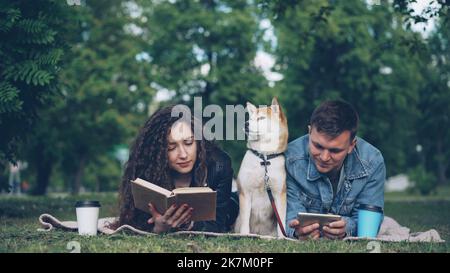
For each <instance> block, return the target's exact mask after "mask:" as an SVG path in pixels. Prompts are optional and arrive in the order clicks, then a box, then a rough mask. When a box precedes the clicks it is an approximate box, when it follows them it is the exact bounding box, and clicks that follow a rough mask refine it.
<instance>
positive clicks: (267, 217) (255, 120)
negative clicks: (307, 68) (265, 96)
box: [235, 97, 288, 237]
mask: <svg viewBox="0 0 450 273" xmlns="http://www.w3.org/2000/svg"><path fill="white" fill-rule="evenodd" d="M247 110H248V113H249V120H248V122H246V124H245V131H246V135H247V137H248V140H247V148H248V150H247V152H246V153H245V155H244V158H243V160H242V163H241V167H240V169H239V172H238V176H237V179H236V184H237V189H238V192H239V215H238V218H237V220H236V223H235V232H237V233H240V234H259V235H270V236H278V237H282V236H283V234H282V231H281V229H280V226H279V225H278V224H277V219H276V215H275V213H274V211H273V208H272V206H271V202H270V200H269V196H268V193H267V191H266V187H265V179H264V177H265V174H267V176H268V178H269V179H268V185H269V186H270V189H271V192H272V194H273V199H274V203H275V206H276V208H277V211H278V214H279V216H280V219H281V223H282V224H283V225H284V224H285V220H286V170H285V165H284V164H285V158H284V155H283V152H284V151H285V150H286V148H287V142H288V125H287V119H286V117H285V115H284V114H283V111H282V110H281V106H280V104H279V102H278V100H277V98H276V97H275V98H273V99H272V105H271V106H266V107H260V108H256V107H255V106H254V105H253V104H251V103H249V102H247ZM264 159H266V163H264V162H265V160H264ZM265 164H266V166H267V173H266V169H265V166H264V165H265Z"/></svg>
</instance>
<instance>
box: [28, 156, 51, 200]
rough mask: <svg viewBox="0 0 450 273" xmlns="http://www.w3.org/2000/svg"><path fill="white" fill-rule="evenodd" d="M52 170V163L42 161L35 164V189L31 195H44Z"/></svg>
mask: <svg viewBox="0 0 450 273" xmlns="http://www.w3.org/2000/svg"><path fill="white" fill-rule="evenodd" d="M52 169H53V163H51V161H48V160H42V161H38V162H37V177H36V187H35V188H34V191H33V192H32V194H33V195H45V194H46V193H47V187H48V185H49V184H50V175H51V173H52Z"/></svg>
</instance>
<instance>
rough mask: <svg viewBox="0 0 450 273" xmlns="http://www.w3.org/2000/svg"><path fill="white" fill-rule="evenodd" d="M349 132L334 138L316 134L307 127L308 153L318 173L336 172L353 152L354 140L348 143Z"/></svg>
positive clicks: (312, 129) (311, 128) (314, 129)
mask: <svg viewBox="0 0 450 273" xmlns="http://www.w3.org/2000/svg"><path fill="white" fill-rule="evenodd" d="M350 136H351V134H350V131H348V130H347V131H344V132H342V133H341V134H340V135H338V136H337V137H335V138H331V137H330V136H328V135H326V134H323V133H319V132H317V130H316V128H315V127H311V126H309V153H310V155H311V157H312V159H313V160H314V164H315V165H316V168H317V170H318V171H319V172H320V173H324V174H325V173H329V172H331V171H337V170H339V169H340V168H341V166H342V164H343V163H344V160H345V157H346V156H347V155H348V154H349V153H351V152H352V151H353V148H354V147H355V144H356V138H355V139H354V140H352V141H350Z"/></svg>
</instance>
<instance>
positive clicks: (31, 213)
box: [0, 194, 450, 253]
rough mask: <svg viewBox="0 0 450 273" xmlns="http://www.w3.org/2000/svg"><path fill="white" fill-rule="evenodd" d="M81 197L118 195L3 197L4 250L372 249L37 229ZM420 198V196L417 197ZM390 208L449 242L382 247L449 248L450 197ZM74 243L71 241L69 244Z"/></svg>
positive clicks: (389, 202) (110, 209)
mask: <svg viewBox="0 0 450 273" xmlns="http://www.w3.org/2000/svg"><path fill="white" fill-rule="evenodd" d="M77 199H96V200H100V202H101V203H102V208H101V212H100V217H107V216H114V215H116V211H117V205H116V203H117V197H116V196H115V195H113V194H97V195H86V196H81V197H72V196H68V197H14V198H13V197H8V196H1V197H0V252H70V250H69V249H70V248H69V249H68V244H69V243H70V242H72V241H76V242H78V243H79V244H80V247H81V249H80V250H81V252H194V251H199V252H232V253H264V252H294V253H295V252H369V250H368V248H367V242H342V241H329V240H320V241H307V242H290V241H285V240H273V241H267V240H261V239H253V238H245V239H243V238H240V239H239V238H228V237H220V238H206V237H204V236H190V237H187V236H170V235H164V236H136V235H129V234H119V235H113V236H105V235H99V236H97V237H82V236H78V234H77V233H75V232H61V231H52V232H46V233H44V232H38V231H37V230H36V229H37V228H38V227H39V225H38V216H39V215H40V214H41V213H51V214H52V215H54V216H56V217H58V218H59V219H61V220H75V211H74V208H73V205H74V204H75V201H76V200H77ZM417 199H419V200H418V201H415V200H417ZM385 213H386V215H388V216H391V217H394V218H395V219H396V220H397V221H398V222H399V223H400V224H401V225H403V226H407V227H409V228H411V230H412V231H413V232H415V231H424V230H428V229H431V228H434V229H436V230H438V232H439V233H440V235H441V237H442V238H443V239H444V240H446V243H445V244H437V243H382V244H381V252H449V250H450V199H449V198H447V197H446V196H439V198H438V197H436V196H434V197H430V198H415V197H411V196H409V197H406V196H403V195H387V196H386V207H385ZM69 245H70V244H69Z"/></svg>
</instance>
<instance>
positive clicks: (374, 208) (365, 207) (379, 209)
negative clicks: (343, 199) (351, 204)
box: [358, 204, 383, 213]
mask: <svg viewBox="0 0 450 273" xmlns="http://www.w3.org/2000/svg"><path fill="white" fill-rule="evenodd" d="M358 209H360V210H369V211H374V212H381V213H383V208H382V207H377V206H373V205H367V204H360V205H359V206H358Z"/></svg>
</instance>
